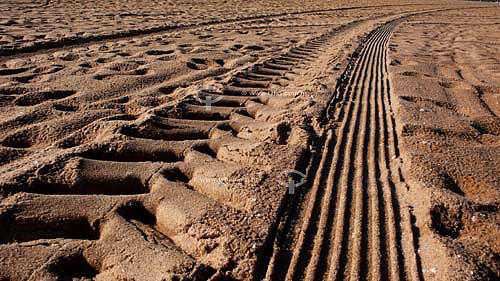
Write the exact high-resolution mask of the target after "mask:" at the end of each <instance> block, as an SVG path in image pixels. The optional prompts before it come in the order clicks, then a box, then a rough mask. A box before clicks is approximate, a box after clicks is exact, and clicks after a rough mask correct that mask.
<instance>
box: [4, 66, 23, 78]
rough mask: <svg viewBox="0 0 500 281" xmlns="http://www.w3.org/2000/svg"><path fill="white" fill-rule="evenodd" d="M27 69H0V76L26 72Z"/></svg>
mask: <svg viewBox="0 0 500 281" xmlns="http://www.w3.org/2000/svg"><path fill="white" fill-rule="evenodd" d="M28 69H29V68H27V67H22V68H6V69H0V76H6V75H14V74H19V73H23V72H25V71H28Z"/></svg>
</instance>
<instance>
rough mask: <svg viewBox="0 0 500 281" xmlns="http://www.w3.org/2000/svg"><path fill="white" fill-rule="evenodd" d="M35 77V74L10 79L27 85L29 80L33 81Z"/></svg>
mask: <svg viewBox="0 0 500 281" xmlns="http://www.w3.org/2000/svg"><path fill="white" fill-rule="evenodd" d="M35 77H36V75H35V74H32V75H25V76H18V77H12V79H13V80H14V81H17V82H19V83H29V82H30V81H31V80H33V79H34V78H35Z"/></svg>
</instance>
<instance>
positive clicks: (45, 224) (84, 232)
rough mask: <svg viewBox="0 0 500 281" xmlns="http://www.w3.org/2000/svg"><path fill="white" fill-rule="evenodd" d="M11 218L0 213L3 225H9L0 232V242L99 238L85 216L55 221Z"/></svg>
mask: <svg viewBox="0 0 500 281" xmlns="http://www.w3.org/2000/svg"><path fill="white" fill-rule="evenodd" d="M12 220H13V219H12V218H10V216H9V215H8V214H0V221H2V222H5V224H4V225H5V226H7V225H8V226H9V227H7V228H4V229H3V231H2V232H0V235H1V236H0V243H1V244H5V243H13V242H18V243H19V242H26V241H33V240H39V239H56V238H64V239H85V240H97V239H99V232H98V231H96V230H95V229H94V228H93V227H92V226H91V225H90V224H89V222H88V221H87V220H86V219H85V218H79V219H65V220H56V221H54V220H52V221H50V220H49V221H43V220H36V221H31V220H29V219H27V220H22V221H12Z"/></svg>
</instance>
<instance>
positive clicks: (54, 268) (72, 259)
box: [49, 253, 99, 280]
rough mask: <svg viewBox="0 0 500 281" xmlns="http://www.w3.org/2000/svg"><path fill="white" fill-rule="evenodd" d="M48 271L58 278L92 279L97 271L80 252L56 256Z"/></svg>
mask: <svg viewBox="0 0 500 281" xmlns="http://www.w3.org/2000/svg"><path fill="white" fill-rule="evenodd" d="M49 271H50V272H51V273H53V274H55V275H57V276H58V280H93V279H94V278H95V277H96V275H97V274H98V273H99V272H98V271H97V270H96V269H95V268H94V267H93V266H92V265H91V264H90V263H89V262H88V261H87V259H86V258H85V257H84V256H83V255H82V254H81V253H78V254H74V255H69V256H64V257H60V258H58V259H57V261H56V262H55V263H54V264H51V265H49Z"/></svg>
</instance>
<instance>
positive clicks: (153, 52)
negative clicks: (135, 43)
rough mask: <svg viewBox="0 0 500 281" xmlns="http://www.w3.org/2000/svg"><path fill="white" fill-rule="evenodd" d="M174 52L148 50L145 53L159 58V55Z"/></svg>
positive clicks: (172, 51)
mask: <svg viewBox="0 0 500 281" xmlns="http://www.w3.org/2000/svg"><path fill="white" fill-rule="evenodd" d="M174 52H175V50H148V51H146V54H147V55H150V56H160V55H169V54H172V53H174Z"/></svg>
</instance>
